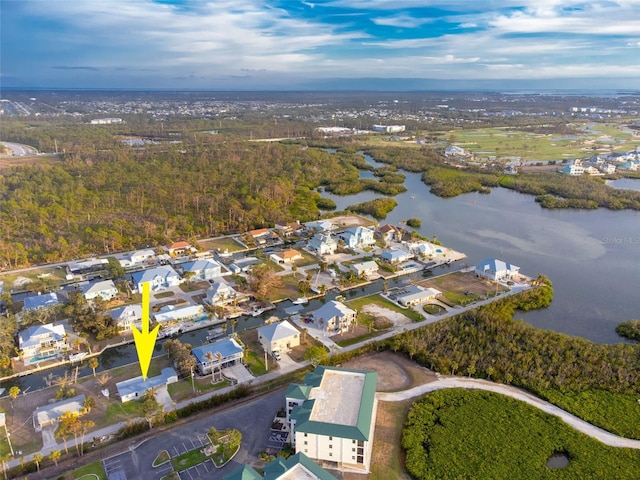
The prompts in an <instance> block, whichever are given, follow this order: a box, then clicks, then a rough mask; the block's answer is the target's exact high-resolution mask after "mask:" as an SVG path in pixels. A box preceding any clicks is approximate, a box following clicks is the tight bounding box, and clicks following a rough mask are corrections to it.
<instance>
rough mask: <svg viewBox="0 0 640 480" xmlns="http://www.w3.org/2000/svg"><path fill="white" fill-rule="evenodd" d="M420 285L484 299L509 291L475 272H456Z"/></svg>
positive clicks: (422, 282) (421, 282)
mask: <svg viewBox="0 0 640 480" xmlns="http://www.w3.org/2000/svg"><path fill="white" fill-rule="evenodd" d="M418 284H419V285H421V286H423V287H427V288H429V287H431V288H436V289H438V290H440V291H441V292H443V293H445V292H457V293H464V292H473V294H474V295H476V296H479V297H482V296H484V295H486V294H487V293H493V292H495V291H496V290H497V291H499V292H502V291H506V290H508V289H507V288H505V287H503V286H502V285H498V284H496V283H495V282H490V281H489V280H486V279H484V278H478V277H477V276H476V274H475V273H473V272H454V273H451V274H449V275H442V276H441V277H436V278H431V279H428V280H422V281H420V282H418ZM496 287H497V288H496Z"/></svg>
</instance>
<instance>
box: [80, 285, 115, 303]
mask: <svg viewBox="0 0 640 480" xmlns="http://www.w3.org/2000/svg"><path fill="white" fill-rule="evenodd" d="M82 295H83V296H84V298H85V299H86V300H87V301H88V302H90V301H91V300H94V299H95V298H97V297H101V298H102V299H103V300H111V299H113V298H115V297H117V296H118V288H117V287H116V285H115V283H113V280H102V281H100V282H95V283H91V284H89V285H85V286H84V287H83V288H82Z"/></svg>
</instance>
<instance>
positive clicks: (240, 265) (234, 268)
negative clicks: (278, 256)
mask: <svg viewBox="0 0 640 480" xmlns="http://www.w3.org/2000/svg"><path fill="white" fill-rule="evenodd" d="M258 263H262V260H260V259H259V258H257V257H244V258H239V259H238V260H236V261H235V262H234V263H232V264H231V265H229V270H231V272H233V273H246V272H248V271H249V270H251V267H253V266H254V265H256V264H258Z"/></svg>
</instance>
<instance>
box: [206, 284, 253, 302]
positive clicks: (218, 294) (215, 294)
mask: <svg viewBox="0 0 640 480" xmlns="http://www.w3.org/2000/svg"><path fill="white" fill-rule="evenodd" d="M244 297H245V295H244V294H241V293H239V292H237V291H236V290H235V289H234V288H233V287H232V286H231V285H229V284H228V283H226V282H214V283H213V284H212V285H211V287H210V288H209V289H208V290H207V292H206V297H205V298H204V302H205V303H206V304H208V305H211V306H212V307H215V306H222V305H226V304H228V303H232V302H234V301H238V300H239V299H240V298H244Z"/></svg>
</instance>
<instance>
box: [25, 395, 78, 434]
mask: <svg viewBox="0 0 640 480" xmlns="http://www.w3.org/2000/svg"><path fill="white" fill-rule="evenodd" d="M84 400H85V396H84V395H77V396H75V397H73V398H67V399H65V400H60V401H59V402H55V403H51V404H49V405H43V406H42V407H38V408H36V410H35V411H34V412H33V415H32V419H33V428H35V430H36V432H40V431H42V428H43V427H47V426H49V425H53V424H55V423H57V422H58V419H59V418H60V417H61V416H62V414H63V413H66V412H72V413H77V414H81V413H83V412H84V410H85V408H84Z"/></svg>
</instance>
